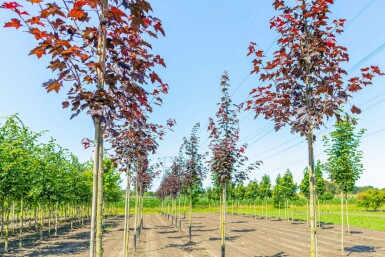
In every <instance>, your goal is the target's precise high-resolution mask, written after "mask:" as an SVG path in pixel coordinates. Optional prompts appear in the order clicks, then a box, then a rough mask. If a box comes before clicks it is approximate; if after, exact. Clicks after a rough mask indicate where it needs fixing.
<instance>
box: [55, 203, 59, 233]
mask: <svg viewBox="0 0 385 257" xmlns="http://www.w3.org/2000/svg"><path fill="white" fill-rule="evenodd" d="M58 216H59V201H56V206H55V236H57V224H58Z"/></svg>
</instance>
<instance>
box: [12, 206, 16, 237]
mask: <svg viewBox="0 0 385 257" xmlns="http://www.w3.org/2000/svg"><path fill="white" fill-rule="evenodd" d="M12 234H15V202H14V201H12Z"/></svg>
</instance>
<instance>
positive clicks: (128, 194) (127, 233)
mask: <svg viewBox="0 0 385 257" xmlns="http://www.w3.org/2000/svg"><path fill="white" fill-rule="evenodd" d="M130 198H131V172H130V169H129V168H127V185H126V202H125V209H124V257H128V248H129V241H130Z"/></svg>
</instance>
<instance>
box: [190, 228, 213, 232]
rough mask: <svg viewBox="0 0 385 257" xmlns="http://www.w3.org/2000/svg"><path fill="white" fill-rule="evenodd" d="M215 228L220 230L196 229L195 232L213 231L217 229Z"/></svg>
mask: <svg viewBox="0 0 385 257" xmlns="http://www.w3.org/2000/svg"><path fill="white" fill-rule="evenodd" d="M215 230H218V229H217V228H215V229H194V232H211V231H215Z"/></svg>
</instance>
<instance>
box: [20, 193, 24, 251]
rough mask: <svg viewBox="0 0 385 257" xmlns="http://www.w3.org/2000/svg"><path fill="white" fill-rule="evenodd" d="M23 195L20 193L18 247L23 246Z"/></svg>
mask: <svg viewBox="0 0 385 257" xmlns="http://www.w3.org/2000/svg"><path fill="white" fill-rule="evenodd" d="M23 203H24V197H23V194H22V195H21V200H20V218H21V222H20V239H19V247H23V225H24V220H23V219H24V205H23Z"/></svg>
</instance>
